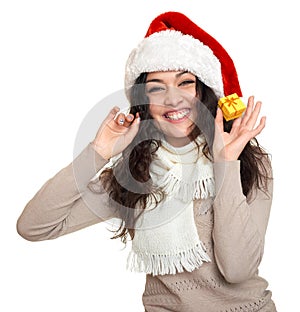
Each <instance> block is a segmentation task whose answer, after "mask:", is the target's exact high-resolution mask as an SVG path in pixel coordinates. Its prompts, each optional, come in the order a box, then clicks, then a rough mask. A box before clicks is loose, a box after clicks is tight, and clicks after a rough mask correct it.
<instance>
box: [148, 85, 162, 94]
mask: <svg viewBox="0 0 300 312" xmlns="http://www.w3.org/2000/svg"><path fill="white" fill-rule="evenodd" d="M164 90H165V88H163V87H160V86H154V87H150V88H149V89H148V90H147V92H148V93H157V92H161V91H164Z"/></svg>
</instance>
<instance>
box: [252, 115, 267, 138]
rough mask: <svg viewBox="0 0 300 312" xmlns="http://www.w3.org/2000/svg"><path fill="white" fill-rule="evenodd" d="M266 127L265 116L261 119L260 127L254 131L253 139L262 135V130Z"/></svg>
mask: <svg viewBox="0 0 300 312" xmlns="http://www.w3.org/2000/svg"><path fill="white" fill-rule="evenodd" d="M265 126H266V117H265V116H264V117H262V118H261V119H260V122H259V125H258V126H257V127H256V128H255V129H253V137H255V136H257V135H258V134H260V133H261V132H262V130H263V129H264V128H265Z"/></svg>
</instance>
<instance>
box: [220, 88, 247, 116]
mask: <svg viewBox="0 0 300 312" xmlns="http://www.w3.org/2000/svg"><path fill="white" fill-rule="evenodd" d="M218 104H219V106H220V108H221V109H222V112H223V116H224V118H225V119H226V121H228V120H231V119H235V118H238V117H240V116H242V114H243V112H244V111H245V110H246V105H245V104H244V103H243V102H242V100H241V99H240V98H239V96H238V95H237V94H236V93H234V94H231V95H228V96H225V97H223V98H221V99H220V100H219V101H218Z"/></svg>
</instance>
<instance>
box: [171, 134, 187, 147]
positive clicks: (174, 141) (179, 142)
mask: <svg viewBox="0 0 300 312" xmlns="http://www.w3.org/2000/svg"><path fill="white" fill-rule="evenodd" d="M165 139H166V141H167V142H168V143H169V144H170V145H172V146H174V147H182V146H185V145H187V144H189V143H190V142H191V140H190V139H189V138H188V137H183V138H174V137H169V136H166V137H165Z"/></svg>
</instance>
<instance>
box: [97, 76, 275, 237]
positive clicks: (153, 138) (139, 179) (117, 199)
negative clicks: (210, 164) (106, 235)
mask: <svg viewBox="0 0 300 312" xmlns="http://www.w3.org/2000/svg"><path fill="white" fill-rule="evenodd" d="M146 79H147V73H143V74H141V75H140V76H139V77H138V78H137V79H136V81H135V84H134V85H133V87H132V88H131V90H130V103H131V107H130V113H131V114H133V115H135V114H136V113H137V112H138V113H139V115H140V118H141V121H144V122H141V123H140V127H139V131H138V134H137V135H136V137H135V138H134V140H133V141H132V142H131V144H130V145H129V146H128V147H127V148H126V149H125V150H124V151H123V152H122V157H121V158H120V160H119V161H118V162H117V163H116V164H115V166H114V168H110V169H106V170H104V171H103V172H102V173H101V175H100V177H99V178H100V181H101V182H102V184H103V186H104V188H105V190H106V191H107V192H108V193H109V198H110V200H111V205H113V206H117V207H118V208H117V209H118V212H119V214H120V218H121V220H122V221H121V225H120V227H119V228H118V229H117V230H116V231H115V235H114V236H113V237H112V238H121V240H122V241H123V242H124V243H126V241H127V239H128V235H130V237H131V239H132V238H133V237H134V225H135V222H136V220H137V218H138V217H139V216H140V214H141V213H142V212H143V210H144V209H145V208H146V206H147V202H148V200H149V197H151V198H152V200H154V201H155V202H156V203H158V202H159V201H160V200H161V199H162V198H163V196H164V194H163V192H162V191H161V190H160V189H157V188H155V187H154V186H153V185H152V183H151V178H150V169H149V168H150V164H151V161H152V159H153V155H154V154H155V152H156V150H157V149H158V148H159V146H160V145H161V139H162V138H163V134H162V133H161V132H160V131H159V130H158V129H157V128H156V127H155V125H154V123H153V119H152V117H151V114H150V111H149V101H148V97H147V96H146V91H145V83H146ZM196 99H197V101H196V102H195V105H197V111H198V114H197V118H198V120H197V121H196V122H195V125H196V126H195V127H194V128H193V130H192V131H191V133H190V135H189V138H190V140H195V139H196V138H197V136H198V135H199V134H204V136H205V138H206V143H205V144H204V146H201V148H202V152H203V153H204V155H205V156H206V157H208V158H209V159H212V160H213V156H212V152H211V151H212V144H213V138H214V123H213V121H214V118H215V116H216V111H217V106H218V105H217V102H218V98H217V96H216V95H215V93H214V92H213V91H212V89H211V88H209V87H208V86H206V85H205V84H204V83H202V82H201V81H200V80H199V79H196ZM207 116H211V118H207ZM232 123H233V121H226V120H225V119H224V131H226V132H229V131H230V130H231V127H232ZM198 148H199V147H198ZM239 160H240V161H241V165H240V175H241V183H242V188H243V193H244V195H245V196H247V195H248V194H249V193H250V191H251V190H252V189H253V188H255V187H256V188H259V189H262V190H264V191H265V192H266V191H267V182H268V179H270V162H269V158H268V155H267V153H266V152H265V151H264V150H263V149H262V147H261V146H260V145H259V143H258V141H257V139H256V138H254V139H252V140H251V141H250V142H248V143H247V145H246V146H245V148H244V150H243V151H242V153H241V154H240V156H239Z"/></svg>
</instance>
